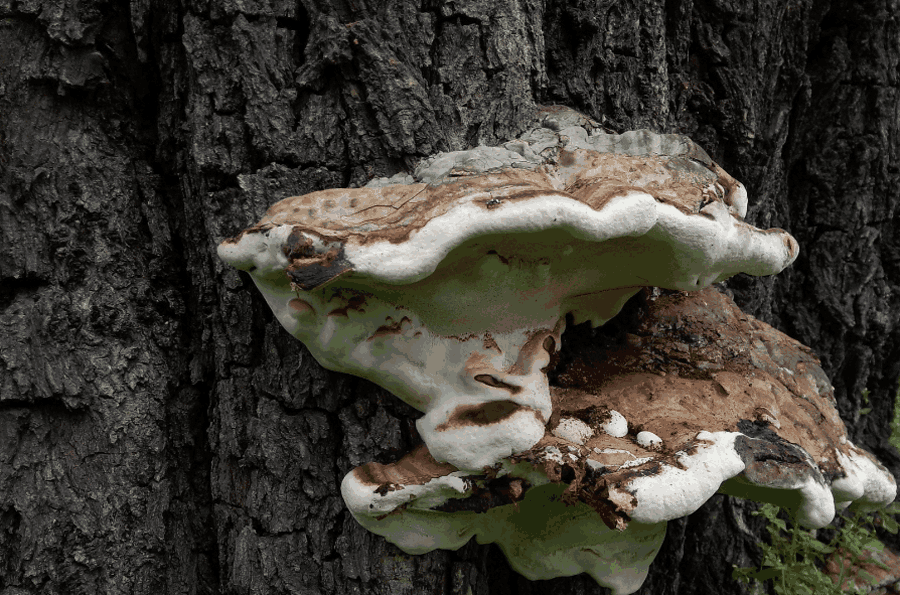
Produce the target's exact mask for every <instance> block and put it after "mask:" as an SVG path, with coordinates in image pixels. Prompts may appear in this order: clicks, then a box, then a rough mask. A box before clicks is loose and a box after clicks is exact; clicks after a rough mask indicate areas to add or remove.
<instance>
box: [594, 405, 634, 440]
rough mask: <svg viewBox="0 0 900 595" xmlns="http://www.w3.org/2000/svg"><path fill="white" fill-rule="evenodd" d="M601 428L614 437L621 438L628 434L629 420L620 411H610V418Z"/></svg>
mask: <svg viewBox="0 0 900 595" xmlns="http://www.w3.org/2000/svg"><path fill="white" fill-rule="evenodd" d="M600 428H601V429H602V430H603V431H604V432H606V433H607V434H609V435H610V436H612V437H613V438H621V437H622V436H625V435H626V434H628V420H627V419H625V416H624V415H622V414H621V413H619V412H618V411H615V410H613V411H610V412H609V419H608V420H607V421H605V422H603V424H601V426H600Z"/></svg>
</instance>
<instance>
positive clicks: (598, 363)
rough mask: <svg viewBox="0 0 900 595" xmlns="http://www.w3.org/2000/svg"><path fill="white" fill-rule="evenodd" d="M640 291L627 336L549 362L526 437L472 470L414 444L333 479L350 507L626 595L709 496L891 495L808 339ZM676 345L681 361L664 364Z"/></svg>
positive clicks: (880, 501) (804, 518)
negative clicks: (541, 416) (492, 546)
mask: <svg viewBox="0 0 900 595" xmlns="http://www.w3.org/2000/svg"><path fill="white" fill-rule="evenodd" d="M648 295H649V294H648ZM645 297H646V296H645ZM646 299H647V304H646V306H647V307H646V312H645V314H644V316H643V317H642V318H641V321H640V324H639V326H638V327H637V328H635V329H632V332H633V337H634V338H633V339H632V340H631V341H628V342H626V343H625V344H624V345H620V346H617V347H612V348H607V349H603V350H597V351H594V352H590V351H589V352H583V353H580V354H579V356H578V357H577V358H574V359H570V360H569V361H568V363H567V364H566V366H565V369H564V370H561V371H559V372H560V373H559V374H558V375H557V376H556V377H557V378H558V383H559V384H560V385H561V386H553V387H551V400H552V404H553V410H554V416H553V417H552V418H551V421H550V422H549V423H548V424H547V428H546V431H545V434H544V436H543V438H541V439H540V440H539V441H538V442H537V444H535V445H534V446H532V447H531V448H529V449H528V450H526V451H524V452H520V453H517V454H515V455H512V456H509V457H505V458H503V459H502V460H500V461H497V463H496V464H495V465H493V466H491V467H489V468H487V469H485V472H484V473H473V472H472V471H461V470H459V469H457V468H456V467H453V466H452V465H449V464H447V463H440V462H438V461H436V460H435V459H434V458H433V457H432V456H431V454H430V452H429V451H428V449H427V447H426V446H424V445H423V446H420V447H419V448H418V449H416V450H415V451H414V452H412V453H410V455H407V457H404V459H402V460H401V461H399V462H398V463H396V464H394V465H378V464H369V465H364V466H363V467H360V468H358V469H356V470H354V471H353V472H351V473H349V474H348V475H347V476H346V477H345V479H344V482H343V484H342V493H343V495H344V498H345V500H346V502H347V505H348V507H349V508H350V511H351V512H352V514H353V516H354V517H355V518H356V519H357V520H358V521H359V522H360V523H361V524H362V525H363V526H364V527H366V528H367V529H368V530H370V531H372V532H374V533H377V534H379V535H383V536H384V537H385V538H387V539H388V540H389V541H391V542H393V543H395V544H396V545H398V546H399V547H400V548H401V549H403V550H405V551H407V552H409V553H422V552H426V551H430V550H433V549H438V548H442V549H456V548H459V547H461V546H462V545H464V544H465V543H466V542H467V541H469V540H470V539H471V538H472V537H475V539H476V540H477V541H478V542H479V543H497V544H498V545H499V546H500V548H501V549H502V550H503V552H504V553H505V554H506V556H507V558H508V559H509V561H510V564H511V565H512V566H513V568H515V569H516V570H517V571H518V572H520V573H521V574H523V575H524V576H526V577H528V578H530V579H547V578H552V577H558V576H569V575H573V574H579V573H582V572H586V573H588V574H590V575H591V576H592V577H593V578H594V579H595V580H596V581H597V582H598V583H599V584H601V585H603V586H606V587H609V588H611V589H613V591H614V592H615V593H621V594H626V593H632V592H634V591H636V590H637V589H638V588H639V587H640V585H641V583H642V582H643V580H644V578H645V576H646V574H647V570H648V568H649V565H650V563H651V562H652V560H653V558H654V557H655V555H656V553H657V551H658V549H659V547H660V545H661V543H662V540H663V537H664V535H665V526H666V522H667V521H669V520H673V519H676V518H680V517H683V516H686V515H688V514H691V513H692V512H694V511H695V510H697V509H698V508H699V507H700V506H702V505H703V503H704V502H706V501H707V500H708V499H709V498H710V497H712V496H713V494H715V493H717V492H723V493H727V494H729V495H733V496H737V497H742V498H750V499H753V500H757V501H761V502H772V503H776V504H779V505H781V506H784V507H787V508H789V509H793V510H794V511H796V513H797V516H798V519H799V520H800V522H802V523H804V524H806V525H807V526H810V527H821V526H824V525H826V524H828V523H829V522H830V521H831V520H832V518H833V516H834V511H835V503H836V502H837V503H838V504H841V503H844V502H846V501H848V500H851V499H852V500H857V501H860V502H862V503H868V504H870V505H875V506H877V505H885V504H887V503H889V502H891V501H892V500H893V498H894V496H895V494H896V484H895V483H894V479H893V477H892V476H891V475H890V474H889V473H888V472H887V471H886V470H885V469H884V467H882V466H881V465H880V464H879V463H878V462H877V461H876V460H875V459H874V457H872V456H871V455H869V454H868V453H866V452H865V451H863V450H861V449H859V448H857V447H855V446H854V445H853V444H852V443H851V442H850V441H849V440H847V437H846V431H845V428H844V425H843V423H842V422H841V420H840V418H839V417H838V415H837V411H836V410H835V408H834V401H833V396H832V394H831V390H832V389H831V386H830V384H828V383H827V380H825V381H823V379H825V376H824V373H823V372H822V370H821V368H820V367H819V363H818V360H816V358H815V357H814V356H813V355H812V354H811V352H810V351H809V350H808V349H807V348H805V347H803V346H802V345H800V344H799V343H797V342H796V341H793V340H792V339H790V338H788V337H786V336H785V335H783V334H781V333H779V332H778V331H776V330H775V329H773V328H771V327H769V326H768V325H765V324H763V323H761V322H759V321H756V320H755V319H753V318H752V317H750V316H747V315H744V314H742V313H741V312H740V310H738V309H737V307H736V306H735V305H734V303H733V302H731V300H730V299H728V298H727V297H726V296H724V295H722V294H720V293H718V292H717V291H715V290H714V289H707V290H704V291H702V292H699V293H696V294H683V293H680V292H677V293H673V294H670V295H666V296H662V297H656V298H654V297H652V296H650V297H646ZM673 321H677V324H672V322H673ZM689 338H690V339H689ZM688 340H689V341H691V343H692V344H693V345H694V348H692V350H691V353H690V355H691V357H690V358H677V357H671V354H672V352H673V351H677V352H679V353H681V352H682V351H681V350H682V346H683V345H685V344H686V343H685V342H686V341H688ZM636 344H639V345H640V347H639V348H635V345H636ZM723 354H728V357H723ZM700 363H703V364H706V365H704V366H702V368H701V371H699V372H698V371H697V366H698V364H700ZM690 366H694V367H693V368H692V367H690ZM788 369H790V370H792V372H791V373H788V372H786V370H788ZM821 420H827V421H828V423H821ZM611 422H613V423H611ZM499 423H502V422H499ZM619 426H624V428H621V427H619ZM623 429H624V431H621V430H623ZM648 435H649V437H648Z"/></svg>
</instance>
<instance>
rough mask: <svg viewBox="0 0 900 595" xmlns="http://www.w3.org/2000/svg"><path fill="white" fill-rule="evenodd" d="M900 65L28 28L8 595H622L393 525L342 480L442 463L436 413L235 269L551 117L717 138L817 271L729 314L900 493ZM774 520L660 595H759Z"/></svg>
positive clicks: (390, 11)
mask: <svg viewBox="0 0 900 595" xmlns="http://www.w3.org/2000/svg"><path fill="white" fill-rule="evenodd" d="M898 62H900V6H898V5H897V3H896V2H891V1H889V0H869V1H866V0H847V1H844V0H841V1H838V0H833V1H832V2H829V1H828V0H797V1H794V0H755V1H753V2H750V1H748V0H694V1H692V0H634V1H629V2H623V1H621V0H580V1H577V2H576V1H573V0H544V1H541V0H514V1H498V2H495V1H493V0H490V1H482V0H460V1H454V2H437V1H434V0H421V1H417V2H412V1H410V0H398V1H394V2H382V3H373V2H368V1H367V0H331V1H329V0H301V1H300V2H282V1H279V0H269V1H263V0H246V1H242V2H233V1H231V0H227V1H225V0H213V1H212V2H191V1H187V2H183V3H181V4H177V5H176V3H163V2H153V1H151V0H132V1H131V2H130V3H123V2H105V1H103V0H81V1H75V0H28V1H17V0H0V595H26V594H38V593H39V594H57V593H58V594H66V595H76V594H82V593H83V594H95V593H109V594H119V593H122V594H125V593H128V594H148V595H149V594H154V595H158V594H160V593H165V594H167V595H181V594H245V593H259V594H265V595H275V594H281V593H285V594H287V593H292V594H316V595H320V594H321V595H332V594H345V593H360V594H376V593H378V594H381V593H384V594H407V593H408V594H419V593H435V594H441V595H450V594H454V595H456V594H460V595H463V594H467V593H471V594H476V595H488V594H490V595H500V594H506V593H522V594H532V593H534V594H537V593H547V592H552V593H554V594H555V595H575V594H582V593H585V594H586V593H603V592H605V591H604V590H603V589H601V588H600V587H598V586H597V585H596V584H595V583H594V582H593V581H592V580H591V579H589V578H588V577H586V576H584V575H582V576H576V577H572V578H562V579H556V580H553V581H536V582H530V581H527V580H525V579H524V578H522V577H521V576H519V575H518V574H516V573H515V572H513V571H512V570H511V569H510V568H509V566H508V565H507V563H506V561H505V559H504V557H503V555H502V554H501V553H500V552H499V550H498V549H497V548H496V547H495V546H479V545H477V544H474V543H470V544H469V545H467V546H465V547H464V548H462V549H461V550H460V551H458V552H446V551H437V552H433V553H431V554H428V555H423V556H408V555H405V554H403V553H402V552H401V551H399V550H398V549H397V548H395V547H394V546H392V545H390V544H388V543H387V542H385V541H384V540H383V539H381V538H379V537H376V536H374V535H372V534H369V533H367V532H366V531H364V530H363V529H362V528H361V527H359V526H358V525H357V524H356V522H355V521H354V520H353V519H352V518H351V517H350V515H349V513H347V511H346V509H345V508H344V506H343V502H342V500H341V497H340V494H339V489H338V488H339V484H340V480H341V477H342V476H343V475H344V474H345V473H346V472H347V471H348V470H350V469H351V468H353V467H354V466H357V465H360V464H362V463H365V462H367V461H379V462H383V463H387V462H391V461H394V460H396V459H397V458H398V457H399V456H400V455H401V454H402V453H404V452H406V451H407V450H409V449H410V448H411V447H412V446H413V445H414V444H415V443H416V442H417V440H418V438H417V436H416V434H415V429H414V424H413V420H414V419H415V416H416V412H415V411H414V410H412V409H411V408H410V407H408V406H406V405H405V404H403V403H402V402H400V401H399V400H398V399H396V398H395V397H393V396H392V395H391V394H389V393H387V392H386V391H384V390H382V389H380V388H377V387H375V386H374V385H372V384H369V383H367V382H365V381H362V380H359V379H356V378H352V377H348V376H343V375H340V374H337V373H332V372H329V371H326V370H324V369H322V368H321V367H320V366H319V365H318V364H317V363H316V362H315V361H314V360H313V359H312V358H311V356H310V355H309V353H308V352H307V351H306V350H305V348H304V347H303V346H302V344H300V343H299V342H297V341H295V340H294V339H292V338H291V337H290V336H289V335H288V334H287V333H286V332H284V331H283V330H282V329H281V327H280V326H279V325H278V323H277V321H275V320H274V319H273V317H272V315H271V314H270V312H269V309H268V307H267V306H266V305H265V303H264V301H263V299H262V298H261V296H260V295H258V293H257V292H255V291H254V290H253V289H252V284H251V283H250V281H249V278H248V277H246V276H244V275H239V274H238V273H236V272H234V271H232V270H226V267H224V266H223V264H222V263H220V262H219V261H218V259H217V258H216V255H215V246H216V245H217V243H218V242H219V241H220V240H222V239H223V238H224V237H227V236H230V235H233V234H234V233H236V232H237V231H239V230H240V229H242V228H243V227H245V226H246V225H248V224H250V223H252V222H254V221H256V220H257V219H258V218H259V217H260V216H261V215H262V213H263V212H264V211H265V209H266V207H267V206H268V205H269V204H271V203H273V202H275V201H276V200H278V199H280V198H283V197H286V196H291V195H298V194H305V193H308V192H312V191H315V190H320V189H324V188H330V187H339V186H348V185H361V184H364V183H365V182H366V181H367V180H369V179H371V178H372V177H375V176H388V175H392V174H394V173H397V172H400V171H404V170H408V169H410V168H411V167H412V166H413V165H414V164H415V163H416V162H417V161H418V160H419V159H421V158H423V157H425V156H427V155H430V154H433V153H435V152H438V151H443V150H458V149H464V148H467V147H471V146H475V145H478V144H497V143H499V142H502V141H505V140H508V139H510V138H513V137H515V136H516V135H517V134H518V133H520V132H522V131H524V130H525V129H526V128H527V127H528V126H529V124H530V123H531V122H532V118H533V116H534V112H535V108H536V106H538V105H547V104H563V105H567V106H570V107H573V108H575V109H577V110H580V111H582V112H584V113H586V114H588V115H590V116H592V117H593V118H595V119H596V120H598V121H599V122H601V123H603V124H604V125H605V126H606V127H608V128H609V129H610V130H613V131H617V132H621V131H624V130H628V129H636V128H650V129H653V130H655V131H659V132H678V133H683V134H686V135H688V136H690V137H691V138H693V139H694V140H695V141H696V142H697V143H698V144H700V145H701V146H702V147H704V148H705V149H706V150H707V152H709V154H710V155H711V156H712V157H713V159H715V160H716V161H718V163H719V164H720V165H722V166H723V167H724V168H725V169H726V170H727V171H728V172H729V173H731V174H733V175H734V176H735V177H736V178H737V179H739V180H741V181H742V182H743V183H744V184H745V185H746V187H747V189H748V192H749V195H750V200H751V207H750V212H749V215H748V220H749V222H751V223H753V224H755V225H757V226H760V227H773V226H777V227H783V228H785V229H787V230H788V231H790V232H791V233H792V234H794V236H795V237H796V238H797V239H798V240H799V241H800V245H801V256H800V258H799V260H798V261H797V262H796V263H795V264H794V265H793V266H792V267H791V268H790V269H788V270H787V271H785V272H784V273H782V274H781V275H778V276H776V277H773V278H767V279H762V280H761V279H756V278H749V277H743V276H742V277H739V278H735V279H733V280H732V281H730V282H729V284H728V285H729V288H730V289H731V290H732V291H733V292H734V293H735V295H736V298H737V300H738V302H739V304H740V305H741V306H742V307H743V308H744V309H745V310H746V311H748V312H749V313H752V314H754V315H756V316H757V317H759V318H761V319H763V320H765V321H767V322H769V323H771V324H773V325H774V326H776V327H777V328H779V329H781V330H783V331H785V332H786V333H788V334H789V335H791V336H793V337H795V338H797V339H799V340H800V341H802V342H804V343H806V344H808V345H810V346H812V347H813V348H814V349H815V350H816V351H817V352H818V353H819V354H820V356H821V357H822V361H823V364H824V367H825V369H826V371H827V372H828V373H829V374H830V375H831V377H832V381H833V383H834V385H835V387H836V389H837V391H836V396H837V398H838V401H839V405H840V410H841V413H842V415H843V417H844V419H845V421H846V422H847V424H848V426H849V428H850V431H851V437H852V438H853V439H854V440H855V441H856V442H857V443H858V444H860V445H861V446H864V447H866V448H868V449H869V450H870V451H872V452H873V453H875V454H876V455H877V456H878V457H879V458H880V459H881V460H882V461H884V462H885V463H886V464H887V465H888V466H889V467H890V468H891V470H892V471H893V472H894V474H895V475H898V476H900V454H898V452H897V451H896V450H894V449H892V448H891V447H890V446H889V444H888V441H887V438H888V435H889V426H888V424H889V420H890V418H891V411H892V407H893V399H894V394H895V392H896V386H897V381H898V377H900V322H898V315H897V312H900V230H898V210H900V169H898V165H900V130H898V126H900V98H898ZM863 389H868V391H870V392H869V396H868V399H869V401H870V405H868V406H871V407H872V412H871V413H869V414H868V415H862V414H861V412H860V409H861V408H863V407H865V406H867V405H866V404H865V403H864V402H863ZM751 509H752V506H748V505H747V504H745V503H744V502H742V501H739V500H734V499H731V498H727V497H724V496H717V497H714V498H713V499H712V500H711V501H710V502H709V503H708V504H707V505H706V506H704V507H703V508H702V509H701V510H700V511H698V512H697V513H695V514H693V515H691V516H690V517H688V518H685V519H681V520H678V521H674V522H672V523H670V524H669V530H668V535H667V537H666V541H665V544H664V546H663V550H662V551H661V553H660V556H659V558H658V559H657V561H656V562H655V564H654V566H653V569H652V570H651V574H650V577H649V578H648V580H647V582H646V583H645V585H644V587H643V588H642V590H641V591H640V592H641V593H642V594H646V595H649V594H651V593H652V594H654V595H670V594H671V595H675V594H677V595H685V594H694V593H696V594H717V595H719V594H731V593H735V594H736V593H744V592H746V589H745V588H744V587H742V586H740V585H737V584H736V583H735V582H734V581H733V580H732V579H731V565H732V564H738V565H750V564H752V563H754V562H755V561H757V560H758V553H757V551H756V549H755V546H754V542H755V541H756V540H757V539H758V537H757V535H758V534H759V526H758V523H757V521H756V519H755V517H751V516H750V515H749V510H751Z"/></svg>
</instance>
